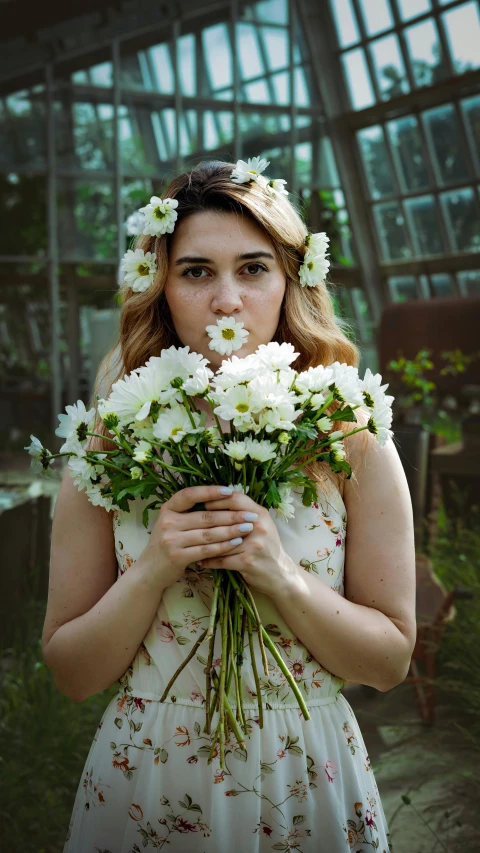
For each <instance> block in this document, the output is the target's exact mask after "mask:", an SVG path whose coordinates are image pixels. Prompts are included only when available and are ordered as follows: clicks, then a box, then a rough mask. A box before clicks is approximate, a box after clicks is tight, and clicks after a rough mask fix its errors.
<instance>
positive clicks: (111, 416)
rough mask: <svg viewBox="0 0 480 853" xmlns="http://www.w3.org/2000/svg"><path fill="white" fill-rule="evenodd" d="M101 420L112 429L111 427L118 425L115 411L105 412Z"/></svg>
mask: <svg viewBox="0 0 480 853" xmlns="http://www.w3.org/2000/svg"><path fill="white" fill-rule="evenodd" d="M102 420H103V423H104V424H105V426H106V427H107V429H113V427H116V426H118V415H116V414H115V412H107V414H106V415H102Z"/></svg>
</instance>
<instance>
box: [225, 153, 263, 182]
mask: <svg viewBox="0 0 480 853" xmlns="http://www.w3.org/2000/svg"><path fill="white" fill-rule="evenodd" d="M269 165H270V160H266V159H265V157H249V159H248V160H247V162H245V160H237V163H236V165H235V168H234V170H233V172H232V173H231V175H230V177H231V179H232V181H233V182H234V183H235V184H248V183H249V181H258V177H259V175H261V173H262V172H264V171H265V169H266V168H267V166H269ZM258 183H261V184H264V185H265V184H266V180H265V178H263V181H258Z"/></svg>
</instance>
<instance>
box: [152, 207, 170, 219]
mask: <svg viewBox="0 0 480 853" xmlns="http://www.w3.org/2000/svg"><path fill="white" fill-rule="evenodd" d="M153 215H154V216H156V218H157V219H163V218H164V217H165V216H166V215H167V214H166V213H165V211H164V210H162V209H161V207H160V206H158V207H156V208H155V209H154V211H153Z"/></svg>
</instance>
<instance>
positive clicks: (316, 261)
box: [298, 250, 330, 287]
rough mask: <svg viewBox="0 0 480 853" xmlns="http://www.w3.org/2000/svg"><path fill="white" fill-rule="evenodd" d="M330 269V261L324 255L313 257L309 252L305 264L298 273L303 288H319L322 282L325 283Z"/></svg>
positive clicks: (306, 254)
mask: <svg viewBox="0 0 480 853" xmlns="http://www.w3.org/2000/svg"><path fill="white" fill-rule="evenodd" d="M329 269H330V261H328V260H327V259H326V258H325V257H324V256H323V255H313V254H312V253H311V252H309V251H308V250H307V251H306V252H305V258H304V261H303V264H302V265H301V267H300V269H299V271H298V277H299V279H300V284H301V285H302V287H317V285H319V284H320V283H321V282H322V281H325V278H326V276H327V273H328V270H329Z"/></svg>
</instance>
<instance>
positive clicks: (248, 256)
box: [175, 251, 275, 266]
mask: <svg viewBox="0 0 480 853" xmlns="http://www.w3.org/2000/svg"><path fill="white" fill-rule="evenodd" d="M252 258H271V259H272V261H274V260H275V257H274V255H272V254H271V252H264V251H260V252H245V253H244V254H243V255H235V258H234V260H235V261H249V260H252ZM193 263H194V264H214V263H215V261H213V260H212V258H203V257H200V256H199V255H184V256H183V257H182V258H177V260H176V261H175V266H179V265H180V264H193Z"/></svg>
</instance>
